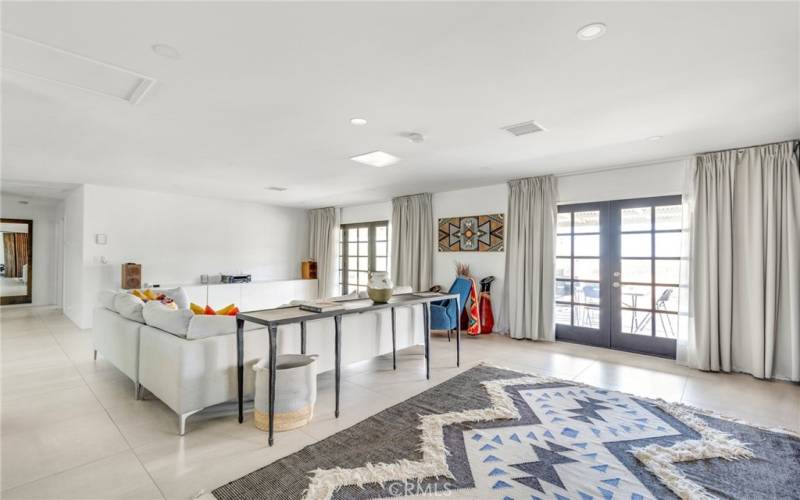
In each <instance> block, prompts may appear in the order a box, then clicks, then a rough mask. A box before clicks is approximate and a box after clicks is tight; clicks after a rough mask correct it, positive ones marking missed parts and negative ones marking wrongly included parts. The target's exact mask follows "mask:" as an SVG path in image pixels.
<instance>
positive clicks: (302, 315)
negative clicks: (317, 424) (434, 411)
mask: <svg viewBox="0 0 800 500" xmlns="http://www.w3.org/2000/svg"><path fill="white" fill-rule="evenodd" d="M447 299H450V300H455V301H456V311H460V310H461V303H460V300H461V298H460V296H459V295H458V294H443V293H442V294H436V295H431V296H420V295H416V294H413V293H404V294H398V295H394V296H393V297H392V298H391V299H390V300H389V302H387V303H384V304H378V303H373V304H370V305H365V306H362V307H352V308H346V309H340V310H337V311H329V312H322V313H315V312H310V311H304V310H302V309H300V308H299V307H298V306H290V307H279V308H276V309H264V310H262V311H250V312H243V313H239V314H237V315H236V366H237V375H238V377H237V378H238V397H239V423H242V422H243V421H244V407H243V397H244V393H243V391H244V323H245V321H250V322H251V323H257V324H259V325H263V326H266V327H267V328H268V329H269V351H268V352H267V357H268V359H269V379H268V381H269V445H270V446H272V442H273V439H272V427H273V420H274V417H275V379H276V366H275V365H276V356H277V353H276V350H277V338H278V327H279V326H280V325H288V324H292V323H300V352H301V353H302V354H305V353H306V321H313V320H317V319H323V318H333V325H334V328H333V331H334V337H335V338H334V357H335V359H336V411H335V415H336V418H339V382H340V376H341V368H342V367H341V358H342V316H345V315H347V314H359V313H363V312H369V311H378V310H381V309H391V312H392V366H393V369H395V370H396V369H397V342H396V336H397V335H396V331H395V330H396V326H395V312H394V310H395V308H396V307H405V306H413V305H416V304H422V305H423V308H422V318H423V323H424V328H423V330H424V337H425V376H426V378H428V379H430V378H431V348H430V337H431V323H430V304H431V302H434V301H440V300H447ZM361 300H363V299H361ZM348 302H352V303H358V302H359V300H358V299H357V300H349V301H348V300H345V301H341V302H340V303H341V304H342V305H343V306H345V307H347V304H348ZM460 365H461V326H460V325H459V327H458V330H457V332H456V366H460Z"/></svg>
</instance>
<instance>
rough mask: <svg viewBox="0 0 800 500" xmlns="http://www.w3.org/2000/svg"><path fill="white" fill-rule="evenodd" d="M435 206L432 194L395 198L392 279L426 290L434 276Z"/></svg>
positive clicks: (401, 283)
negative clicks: (433, 205)
mask: <svg viewBox="0 0 800 500" xmlns="http://www.w3.org/2000/svg"><path fill="white" fill-rule="evenodd" d="M433 246H434V229H433V208H432V196H431V194H430V193H422V194H415V195H411V196H401V197H399V198H394V199H393V200H392V280H394V285H395V286H410V287H411V288H412V289H414V290H415V291H419V290H427V289H429V288H430V287H431V281H432V279H433Z"/></svg>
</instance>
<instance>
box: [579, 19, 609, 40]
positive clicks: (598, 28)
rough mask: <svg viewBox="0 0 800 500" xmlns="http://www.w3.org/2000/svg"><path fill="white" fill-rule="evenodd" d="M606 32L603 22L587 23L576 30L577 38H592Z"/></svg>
mask: <svg viewBox="0 0 800 500" xmlns="http://www.w3.org/2000/svg"><path fill="white" fill-rule="evenodd" d="M605 34H606V25H605V24H603V23H592V24H587V25H586V26H584V27H583V28H581V29H579V30H578V33H577V35H578V40H594V39H596V38H600V37H601V36H603V35H605Z"/></svg>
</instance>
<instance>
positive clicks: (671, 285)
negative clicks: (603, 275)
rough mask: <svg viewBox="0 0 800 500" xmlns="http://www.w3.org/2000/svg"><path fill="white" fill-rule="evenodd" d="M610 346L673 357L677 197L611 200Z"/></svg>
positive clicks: (677, 269) (678, 243)
mask: <svg viewBox="0 0 800 500" xmlns="http://www.w3.org/2000/svg"><path fill="white" fill-rule="evenodd" d="M610 215H611V219H610V224H611V227H612V228H613V232H612V240H611V244H610V250H611V251H610V256H611V263H610V267H609V269H610V271H611V277H610V281H611V307H612V311H613V314H612V315H611V346H612V347H615V348H619V349H624V350H630V351H637V352H644V353H649V354H655V355H659V356H666V357H670V358H674V357H675V347H676V339H677V332H678V293H679V281H680V279H679V277H680V256H681V197H680V196H663V197H658V198H644V199H636V200H622V201H615V202H612V203H611V208H610Z"/></svg>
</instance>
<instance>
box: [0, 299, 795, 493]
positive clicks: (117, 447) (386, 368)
mask: <svg viewBox="0 0 800 500" xmlns="http://www.w3.org/2000/svg"><path fill="white" fill-rule="evenodd" d="M0 326H1V327H2V330H1V331H0V341H1V342H2V343H1V344H0V345H1V346H2V376H1V377H0V384H1V386H0V387H1V389H2V427H1V428H0V432H2V466H3V467H2V476H0V481H1V482H0V484H1V486H2V492H1V493H0V496H2V498H4V499H7V500H12V499H44V498H58V499H82V500H84V499H101V498H102V499H108V498H129V499H151V498H152V499H160V498H167V499H191V498H199V497H204V498H211V497H210V494H209V492H210V491H211V490H212V489H213V488H215V487H216V486H219V485H221V484H223V483H225V482H227V481H230V480H232V479H236V478H238V477H240V476H242V475H244V474H246V473H248V472H250V471H253V470H255V469H257V468H259V467H261V466H263V465H266V464H268V463H270V462H272V461H274V460H275V459H277V458H279V457H282V456H284V455H287V454H290V453H292V452H294V451H297V450H299V449H301V448H302V447H304V446H306V445H308V444H310V443H313V442H315V441H317V440H319V439H321V438H324V437H325V436H328V435H330V434H332V433H334V432H336V431H338V430H340V429H343V428H346V427H348V426H349V425H352V424H353V423H355V422H358V421H360V420H362V419H364V418H366V417H368V416H370V415H372V414H374V413H375V412H377V411H379V410H381V409H383V408H386V407H388V406H390V405H393V404H395V403H398V402H400V401H402V400H404V399H407V398H408V397H410V396H411V395H413V394H416V393H418V392H420V391H423V390H425V389H426V388H428V387H431V386H432V385H434V384H437V383H439V382H441V381H443V380H445V379H447V378H449V377H452V376H453V375H455V374H457V373H459V371H461V370H464V369H467V368H469V367H470V366H473V365H475V364H476V363H478V362H479V361H487V362H491V363H495V364H499V365H502V366H508V367H510V368H516V369H520V370H525V371H530V372H536V373H540V374H544V375H550V376H555V377H560V378H564V379H569V380H576V381H580V382H584V383H587V384H592V385H596V386H600V387H605V388H610V389H618V390H622V391H626V392H631V393H634V394H638V395H642V396H649V397H660V398H663V399H667V400H672V401H683V402H686V403H690V404H693V405H696V406H700V407H704V408H708V409H712V410H716V411H719V412H722V413H725V414H728V415H731V416H735V417H740V418H744V419H747V420H749V421H751V422H755V423H759V424H762V425H769V426H773V425H775V426H783V427H788V428H791V429H794V430H798V431H800V387H799V386H798V385H796V384H789V383H785V382H764V381H759V380H756V379H754V378H752V377H750V376H747V375H718V374H709V373H702V372H698V371H695V370H690V369H687V368H683V367H680V366H677V365H675V364H674V363H673V362H671V361H668V360H663V359H658V358H652V357H648V356H640V355H635V354H628V353H624V352H618V351H611V350H606V349H597V348H591V347H585V346H580V345H575V344H566V343H555V344H540V343H531V342H525V341H515V340H511V339H508V338H506V337H501V336H484V337H481V338H478V339H474V338H465V339H464V342H463V343H462V366H461V369H457V368H456V367H455V354H454V350H453V348H454V345H453V344H448V342H447V340H446V338H444V337H437V338H435V339H434V342H433V344H432V373H431V380H430V381H426V380H425V377H424V362H423V359H422V357H421V355H420V354H419V352H420V351H419V349H409V350H407V351H404V352H403V353H402V354H401V355H400V356H399V357H398V370H397V372H396V373H393V372H392V369H391V357H382V358H376V359H375V360H372V361H368V362H363V363H358V364H356V365H353V366H350V367H347V369H345V370H344V373H343V383H342V415H341V417H340V418H339V419H338V420H337V419H334V418H333V397H332V392H333V378H332V376H331V375H330V374H324V375H322V376H320V380H319V394H318V403H317V408H316V415H315V418H314V421H313V422H312V423H311V424H310V425H308V426H306V427H304V428H302V429H299V430H295V431H291V432H288V433H280V434H277V435H276V443H275V446H274V447H272V448H269V447H267V446H266V437H265V434H264V433H262V432H260V431H258V430H256V429H255V427H254V426H253V424H252V419H248V421H247V422H245V424H243V425H239V424H237V423H236V418H235V416H233V414H231V415H230V416H225V417H218V418H203V416H202V414H201V415H199V416H198V417H197V418H194V419H190V420H189V432H188V434H187V435H186V436H184V437H180V436H178V435H177V419H176V417H175V415H174V414H173V413H172V412H171V411H170V410H169V409H168V408H167V407H166V406H165V405H163V404H162V403H161V402H160V401H158V400H157V399H155V398H153V396H151V395H149V394H148V395H147V396H146V399H145V400H142V401H135V400H134V399H133V384H132V382H131V381H130V380H128V379H127V378H126V377H125V376H124V375H122V374H121V373H120V372H118V371H117V370H116V369H115V368H114V367H113V366H111V365H110V364H109V363H107V362H105V361H104V360H103V359H102V358H100V359H98V360H97V361H96V362H95V361H93V360H92V347H91V341H90V338H89V332H88V331H85V330H84V331H82V330H79V329H77V328H76V327H75V326H74V325H73V324H72V323H71V322H70V321H69V320H68V319H67V318H66V317H64V316H63V315H61V314H60V312H58V311H54V310H52V309H41V308H30V307H28V308H5V309H3V310H2V311H0Z"/></svg>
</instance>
